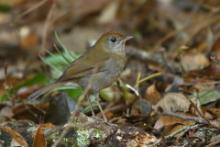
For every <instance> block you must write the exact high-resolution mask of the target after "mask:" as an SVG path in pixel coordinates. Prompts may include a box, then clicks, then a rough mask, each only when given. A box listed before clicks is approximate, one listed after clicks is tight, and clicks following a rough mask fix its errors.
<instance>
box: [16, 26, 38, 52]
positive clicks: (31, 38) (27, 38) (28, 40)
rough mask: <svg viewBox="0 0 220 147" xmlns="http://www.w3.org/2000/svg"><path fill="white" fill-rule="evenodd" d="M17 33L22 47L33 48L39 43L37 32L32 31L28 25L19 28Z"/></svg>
mask: <svg viewBox="0 0 220 147" xmlns="http://www.w3.org/2000/svg"><path fill="white" fill-rule="evenodd" d="M19 35H20V44H21V47H22V48H24V49H31V48H35V47H37V45H38V44H39V38H38V36H37V34H35V33H34V32H32V31H31V30H30V28H28V27H23V28H21V29H20V32H19Z"/></svg>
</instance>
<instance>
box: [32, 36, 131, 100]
mask: <svg viewBox="0 0 220 147" xmlns="http://www.w3.org/2000/svg"><path fill="white" fill-rule="evenodd" d="M131 38H133V37H131V36H124V35H122V34H121V33H118V32H107V33H104V34H103V35H102V36H101V37H100V38H99V39H98V41H97V42H96V43H95V45H94V46H93V47H92V48H91V49H89V50H88V51H86V52H85V53H84V54H83V55H82V56H81V57H79V58H78V59H77V60H75V61H73V62H72V63H71V64H70V65H69V67H68V68H67V69H66V70H65V71H64V73H63V74H62V76H61V77H60V78H59V79H58V80H57V81H56V82H55V83H53V84H50V85H48V86H46V87H44V88H42V89H40V90H38V91H36V92H35V93H33V94H32V95H31V96H30V97H29V98H36V97H39V96H40V95H42V94H44V93H46V92H48V91H51V90H53V89H54V88H57V87H59V86H61V85H64V83H66V82H74V83H78V84H79V85H80V86H81V87H83V88H86V87H87V86H88V84H89V82H91V84H90V85H91V87H90V92H91V93H94V94H95V93H98V92H99V91H100V90H101V89H104V88H106V87H109V86H111V84H112V83H113V82H114V81H116V80H117V78H118V77H119V75H120V73H121V72H122V71H123V69H124V67H125V63H126V54H125V43H126V41H127V40H129V39H131Z"/></svg>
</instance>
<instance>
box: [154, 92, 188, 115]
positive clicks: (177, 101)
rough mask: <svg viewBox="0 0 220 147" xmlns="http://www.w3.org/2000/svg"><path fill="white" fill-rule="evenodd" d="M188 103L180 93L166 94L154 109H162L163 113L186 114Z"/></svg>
mask: <svg viewBox="0 0 220 147" xmlns="http://www.w3.org/2000/svg"><path fill="white" fill-rule="evenodd" d="M189 107H190V101H189V100H188V99H187V98H186V97H185V96H184V95H183V94H182V93H167V94H166V95H165V96H164V97H163V99H161V100H160V101H159V102H158V103H157V104H156V105H155V106H154V108H155V109H156V110H158V109H162V110H163V111H165V112H176V111H180V112H187V111H188V110H189Z"/></svg>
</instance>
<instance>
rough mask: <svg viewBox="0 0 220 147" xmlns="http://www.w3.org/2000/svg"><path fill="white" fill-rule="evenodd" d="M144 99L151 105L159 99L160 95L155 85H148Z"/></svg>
mask: <svg viewBox="0 0 220 147" xmlns="http://www.w3.org/2000/svg"><path fill="white" fill-rule="evenodd" d="M145 99H147V100H148V101H149V102H150V103H151V104H153V105H154V104H156V103H158V101H159V100H160V99H161V95H160V93H159V91H158V90H157V88H156V86H155V84H152V85H150V86H149V87H148V88H147V89H146V91H145Z"/></svg>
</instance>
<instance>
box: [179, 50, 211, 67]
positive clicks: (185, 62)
mask: <svg viewBox="0 0 220 147" xmlns="http://www.w3.org/2000/svg"><path fill="white" fill-rule="evenodd" d="M180 60H181V61H180V62H181V64H182V66H183V69H184V70H185V71H192V70H199V69H204V68H205V67H208V66H209V64H210V63H209V60H208V58H207V57H206V56H205V55H204V54H202V53H196V54H193V53H191V54H184V55H183V56H181V59H180Z"/></svg>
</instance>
